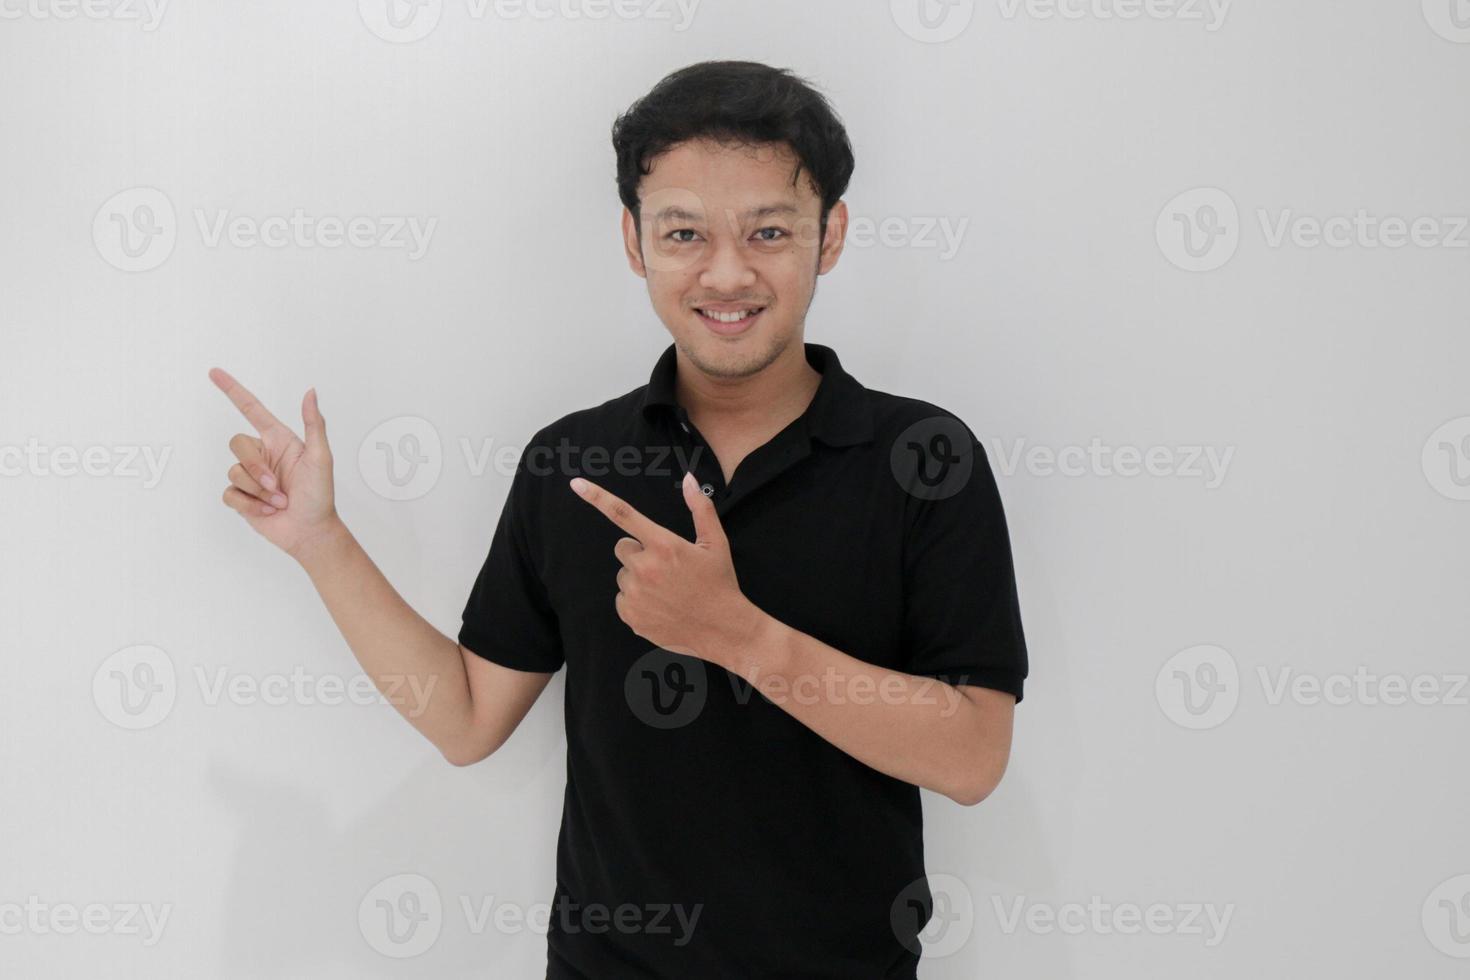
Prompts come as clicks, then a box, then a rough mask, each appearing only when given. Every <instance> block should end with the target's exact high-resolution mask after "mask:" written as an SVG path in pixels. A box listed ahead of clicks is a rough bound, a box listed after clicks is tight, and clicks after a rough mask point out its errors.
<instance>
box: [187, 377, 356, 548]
mask: <svg viewBox="0 0 1470 980" xmlns="http://www.w3.org/2000/svg"><path fill="white" fill-rule="evenodd" d="M209 379H210V380H211V381H213V382H214V383H215V385H217V386H218V387H219V389H220V390H221V391H223V392H224V393H225V394H226V395H228V396H229V399H230V401H232V402H234V404H235V407H236V408H238V409H239V410H240V412H241V414H242V415H244V416H245V418H246V419H247V420H249V422H250V424H251V425H252V426H254V427H255V431H256V432H257V433H258V434H259V435H258V436H251V435H247V434H245V433H240V434H238V435H236V436H235V437H234V438H232V439H231V440H230V451H231V452H233V453H234V454H235V458H236V459H237V460H238V461H239V462H237V463H235V464H234V465H233V466H231V467H230V471H229V480H230V485H229V487H227V488H226V489H225V493H224V502H225V504H226V505H228V506H229V507H231V508H232V509H234V510H235V511H236V512H238V513H239V514H240V515H241V516H242V517H244V518H245V520H246V522H247V523H248V524H249V525H250V526H251V527H252V528H254V529H255V530H256V531H258V532H260V534H261V535H263V536H264V537H265V539H266V540H267V541H269V542H271V544H274V545H275V546H276V547H278V548H280V549H281V550H282V551H285V552H286V553H287V554H289V555H291V556H292V557H293V558H296V559H297V560H300V559H301V557H302V556H303V554H304V553H305V551H306V550H307V549H308V548H310V547H311V546H312V545H313V544H314V543H316V542H318V541H320V540H323V539H324V538H325V536H326V535H328V534H330V533H331V532H332V531H334V530H336V528H337V527H339V526H340V523H341V522H340V521H339V519H338V517H337V508H336V504H335V493H334V490H333V486H332V452H331V449H330V448H329V447H328V446H327V427H326V423H325V421H323V419H322V413H321V412H320V411H319V410H318V408H317V403H316V389H315V388H313V389H311V390H310V391H308V392H307V393H306V397H305V398H303V399H302V401H301V420H302V422H303V424H304V425H305V431H306V440H305V441H304V442H303V441H302V440H301V439H299V438H297V436H296V433H295V432H293V431H291V429H290V428H288V427H287V426H286V425H285V424H284V423H283V422H281V421H280V420H279V419H277V418H276V417H275V416H274V415H272V414H271V413H270V412H269V411H267V410H266V407H265V406H264V405H262V404H261V403H260V401H259V399H257V398H256V397H255V396H254V395H252V394H251V393H250V392H249V391H248V390H246V388H245V386H244V385H242V384H240V382H238V381H236V380H235V379H234V378H232V377H230V375H229V373H228V372H226V371H224V370H222V369H221V368H211V369H210V371H209Z"/></svg>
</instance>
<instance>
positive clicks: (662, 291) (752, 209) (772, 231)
mask: <svg viewBox="0 0 1470 980" xmlns="http://www.w3.org/2000/svg"><path fill="white" fill-rule="evenodd" d="M796 166H797V158H796V156H795V154H794V153H792V151H791V150H790V148H789V147H787V146H785V145H784V144H782V145H769V144H768V145H764V146H760V147H737V146H728V145H721V144H718V143H715V142H712V141H704V140H701V141H691V142H687V143H680V144H678V145H676V146H674V147H673V148H671V149H670V150H668V151H667V152H665V153H663V154H662V155H660V156H659V157H657V158H656V159H655V160H654V161H653V164H652V167H651V168H650V173H649V174H648V175H647V176H645V177H644V178H643V180H642V182H641V183H640V184H639V198H640V201H639V205H640V218H641V223H642V229H641V234H640V232H639V230H638V229H635V227H634V223H633V216H632V214H631V213H629V211H628V210H627V209H626V208H624V209H623V240H624V245H625V247H626V250H627V254H628V264H629V265H630V267H631V268H632V269H633V271H634V272H636V273H637V274H638V275H640V276H642V277H643V278H644V279H646V280H647V282H648V295H649V298H650V299H651V300H652V302H653V308H654V311H655V312H656V313H658V316H659V319H660V320H662V321H663V323H664V326H665V327H667V328H668V330H669V333H670V334H672V335H673V338H674V343H675V345H676V346H677V347H678V348H679V350H680V351H682V352H683V354H684V355H685V356H686V357H687V358H688V359H689V361H690V362H691V363H692V364H693V365H694V366H695V367H696V368H698V369H699V370H700V371H702V372H704V373H705V374H708V375H710V376H712V377H720V378H742V377H748V376H749V375H752V374H754V373H756V372H757V371H759V370H761V369H762V368H764V367H765V366H766V365H768V364H770V363H771V362H772V361H774V360H776V358H778V357H779V356H780V355H781V353H782V352H783V351H785V350H787V349H788V348H790V347H791V346H792V344H796V349H797V350H801V347H800V341H801V339H802V331H803V327H804V325H805V322H806V311H807V308H808V307H809V306H810V305H811V301H812V295H813V293H814V292H815V291H816V286H817V276H819V275H823V274H825V273H826V272H828V271H829V270H830V269H831V268H832V267H833V266H835V265H836V264H837V258H838V256H839V255H840V254H841V253H842V242H843V237H844V233H845V231H846V227H847V205H846V204H844V203H842V202H838V204H837V205H836V206H835V207H833V209H832V211H831V213H830V214H829V215H828V218H827V231H826V235H825V239H824V240H822V241H819V240H818V227H817V225H818V222H819V219H820V217H821V198H820V197H818V196H817V193H816V191H815V190H814V189H813V187H812V186H811V182H810V181H809V180H808V179H807V177H806V174H805V172H803V173H802V174H801V175H800V176H799V177H798V179H797V181H796V183H795V185H794V186H793V184H792V180H791V175H792V173H793V172H795V169H796Z"/></svg>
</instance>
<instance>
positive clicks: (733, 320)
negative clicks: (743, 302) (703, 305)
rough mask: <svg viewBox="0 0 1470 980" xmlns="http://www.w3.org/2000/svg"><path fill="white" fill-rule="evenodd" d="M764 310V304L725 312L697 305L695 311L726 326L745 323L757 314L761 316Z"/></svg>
mask: <svg viewBox="0 0 1470 980" xmlns="http://www.w3.org/2000/svg"><path fill="white" fill-rule="evenodd" d="M764 310H765V307H764V306H751V307H748V308H746V309H743V310H732V311H730V312H724V311H721V310H704V309H700V308H699V307H695V309H694V312H695V313H698V314H699V315H700V316H702V317H704V318H705V319H706V320H709V321H712V322H714V323H719V324H723V325H725V326H733V325H735V324H739V323H744V322H745V321H746V320H751V319H754V318H755V317H756V316H759V315H760V313H761V312H762V311H764Z"/></svg>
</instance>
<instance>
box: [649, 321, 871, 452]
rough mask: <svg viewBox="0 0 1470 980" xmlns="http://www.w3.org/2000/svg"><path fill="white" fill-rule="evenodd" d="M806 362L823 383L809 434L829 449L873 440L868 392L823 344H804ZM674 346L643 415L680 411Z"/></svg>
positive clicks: (657, 369)
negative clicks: (819, 373) (816, 372)
mask: <svg viewBox="0 0 1470 980" xmlns="http://www.w3.org/2000/svg"><path fill="white" fill-rule="evenodd" d="M804 346H805V348H806V360H807V363H808V364H810V365H811V366H812V367H813V368H815V369H816V370H818V371H820V372H821V374H822V380H821V382H820V383H819V384H818V385H817V393H816V395H814V396H813V397H812V401H811V404H810V405H808V406H807V409H806V412H805V413H803V415H802V418H804V419H805V420H806V425H807V433H808V434H809V435H810V436H811V437H812V438H813V439H819V440H821V441H822V442H825V443H826V444H827V445H829V446H853V445H857V444H859V443H863V442H868V441H869V440H871V439H872V438H873V413H872V409H871V408H869V406H868V401H867V399H866V398H865V397H864V395H865V393H866V391H867V389H866V388H864V387H863V385H862V383H861V382H859V381H858V380H857V379H856V378H854V377H853V376H852V375H850V374H848V373H847V372H846V371H845V370H843V367H842V362H841V361H840V360H838V359H837V352H836V351H834V350H833V349H832V348H830V347H827V346H825V345H823V344H811V343H808V344H805V345H804ZM675 349H676V348H675V345H674V344H670V345H669V346H668V347H667V348H666V349H665V350H664V352H663V354H661V355H660V356H659V359H658V363H656V364H655V365H654V366H653V373H652V374H651V375H649V378H648V384H647V385H646V386H645V388H644V391H643V403H642V406H641V408H642V411H643V415H644V417H645V418H652V417H653V416H654V415H655V414H656V413H657V412H659V411H677V410H678V409H679V404H678V402H677V401H676V400H675V399H674V374H675V371H676V369H677V365H678V357H677V355H676V353H675Z"/></svg>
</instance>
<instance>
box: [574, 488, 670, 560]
mask: <svg viewBox="0 0 1470 980" xmlns="http://www.w3.org/2000/svg"><path fill="white" fill-rule="evenodd" d="M571 482H572V490H573V491H575V492H576V493H578V494H580V495H581V497H582V499H583V500H585V501H587V502H588V503H589V504H591V505H592V506H593V507H596V508H597V509H598V510H600V511H602V516H604V517H606V518H607V519H608V520H610V521H612V522H613V523H614V524H616V525H617V526H618V527H620V528H622V529H623V530H624V531H627V532H628V533H629V534H630V535H632V536H633V537H635V538H637V539H638V541H639V542H640V543H641V544H643V545H644V546H645V547H646V546H648V545H650V544H653V543H654V542H655V541H658V540H659V539H660V538H662V537H665V536H667V535H671V534H673V533H674V532H672V531H670V530H669V529H668V528H666V527H663V526H662V525H660V524H657V523H655V522H654V521H651V520H649V519H648V518H647V517H644V516H643V515H642V514H640V513H638V511H637V509H635V508H634V507H633V505H632V504H630V503H628V502H627V501H625V500H623V499H622V498H621V497H618V496H617V495H615V494H611V493H608V492H607V491H606V490H604V489H602V488H601V487H599V486H598V485H597V484H595V483H593V482H592V481H591V480H584V479H582V478H581V477H580V476H579V477H577V478H575V479H574V480H572V481H571ZM675 536H676V537H677V535H675Z"/></svg>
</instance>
